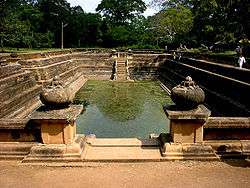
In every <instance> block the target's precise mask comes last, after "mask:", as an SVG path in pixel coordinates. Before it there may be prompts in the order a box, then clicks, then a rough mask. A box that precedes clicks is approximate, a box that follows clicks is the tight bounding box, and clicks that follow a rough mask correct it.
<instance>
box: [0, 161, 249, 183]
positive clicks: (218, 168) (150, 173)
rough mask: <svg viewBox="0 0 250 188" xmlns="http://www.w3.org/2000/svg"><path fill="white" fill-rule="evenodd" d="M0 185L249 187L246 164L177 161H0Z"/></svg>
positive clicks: (247, 165)
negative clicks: (49, 163) (73, 164)
mask: <svg viewBox="0 0 250 188" xmlns="http://www.w3.org/2000/svg"><path fill="white" fill-rule="evenodd" d="M0 187H1V188H5V187H11V188H18V187H25V188H29V187H32V188H35V187H42V188H47V187H69V188H75V187H91V188H94V187H101V188H105V187H107V188H110V187H115V188H118V187H136V188H138V187H143V188H144V187H145V188H147V187H156V188H160V187H164V188H165V187H202V188H203V187H213V188H216V187H220V188H223V187H226V188H229V187H250V164H249V163H247V162H242V163H236V162H233V161H229V162H227V163H225V162H192V161H186V162H180V161H179V162H158V163H86V164H84V165H83V167H45V166H20V165H18V164H17V163H15V162H0Z"/></svg>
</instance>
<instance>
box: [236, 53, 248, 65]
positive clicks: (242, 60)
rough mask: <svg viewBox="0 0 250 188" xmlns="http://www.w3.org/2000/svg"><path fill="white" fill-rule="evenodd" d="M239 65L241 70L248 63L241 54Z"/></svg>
mask: <svg viewBox="0 0 250 188" xmlns="http://www.w3.org/2000/svg"><path fill="white" fill-rule="evenodd" d="M238 63H239V67H240V68H242V66H243V64H244V63H246V59H245V58H244V57H243V55H242V54H240V57H239V60H238Z"/></svg>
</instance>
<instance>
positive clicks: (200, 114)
mask: <svg viewBox="0 0 250 188" xmlns="http://www.w3.org/2000/svg"><path fill="white" fill-rule="evenodd" d="M164 110H165V113H166V115H167V117H168V119H170V120H171V119H194V120H206V119H207V118H208V117H209V116H210V115H211V111H210V110H208V109H207V108H206V107H205V106H204V105H199V106H197V107H196V108H194V109H192V110H179V108H178V107H176V106H175V105H171V106H165V107H164Z"/></svg>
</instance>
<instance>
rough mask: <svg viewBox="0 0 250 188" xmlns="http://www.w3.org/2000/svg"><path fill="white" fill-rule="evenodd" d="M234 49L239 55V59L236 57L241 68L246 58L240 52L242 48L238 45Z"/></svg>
mask: <svg viewBox="0 0 250 188" xmlns="http://www.w3.org/2000/svg"><path fill="white" fill-rule="evenodd" d="M235 51H236V53H237V55H238V56H239V59H238V64H239V67H240V68H242V67H243V64H244V63H246V59H245V58H244V56H243V54H242V48H241V47H240V46H237V48H236V49H235Z"/></svg>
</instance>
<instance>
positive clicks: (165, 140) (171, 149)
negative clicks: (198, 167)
mask: <svg viewBox="0 0 250 188" xmlns="http://www.w3.org/2000/svg"><path fill="white" fill-rule="evenodd" d="M165 112H166V115H167V117H168V118H169V119H170V134H161V135H160V137H159V140H160V145H161V146H160V150H161V154H162V156H163V157H164V158H165V159H169V160H218V156H216V154H215V152H214V151H213V149H212V147H211V146H209V145H206V144H204V143H203V125H204V123H205V122H206V120H207V119H208V117H209V116H210V114H211V112H210V111H209V110H208V109H207V108H206V107H205V106H204V105H199V106H198V107H197V108H196V109H193V110H186V111H178V109H177V108H176V107H175V106H169V107H166V108H165Z"/></svg>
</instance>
